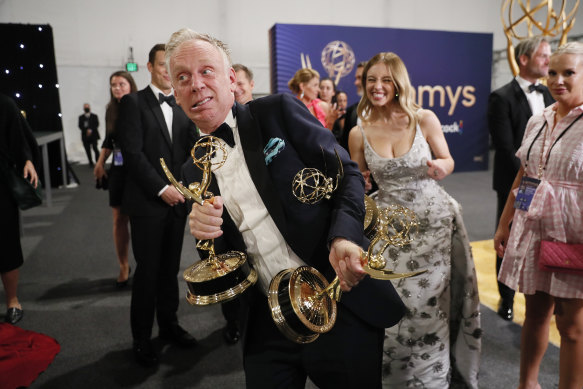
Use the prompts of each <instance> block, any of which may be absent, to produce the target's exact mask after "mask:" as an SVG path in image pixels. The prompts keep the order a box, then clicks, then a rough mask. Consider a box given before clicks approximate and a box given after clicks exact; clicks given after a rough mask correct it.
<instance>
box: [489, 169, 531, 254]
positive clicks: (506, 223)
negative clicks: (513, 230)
mask: <svg viewBox="0 0 583 389" xmlns="http://www.w3.org/2000/svg"><path fill="white" fill-rule="evenodd" d="M522 176H524V168H523V167H522V166H521V167H520V169H519V170H518V173H517V174H516V178H515V179H514V182H513V183H512V188H511V189H510V193H508V198H507V199H506V204H505V205H504V210H503V211H502V215H501V216H500V222H499V223H498V228H497V229H496V234H495V235H494V249H495V250H496V254H498V256H499V257H501V258H502V257H503V256H504V252H505V251H506V244H507V243H508V237H509V236H510V223H511V222H512V219H513V218H514V201H515V200H516V196H515V195H514V190H515V189H516V188H518V185H520V181H522Z"/></svg>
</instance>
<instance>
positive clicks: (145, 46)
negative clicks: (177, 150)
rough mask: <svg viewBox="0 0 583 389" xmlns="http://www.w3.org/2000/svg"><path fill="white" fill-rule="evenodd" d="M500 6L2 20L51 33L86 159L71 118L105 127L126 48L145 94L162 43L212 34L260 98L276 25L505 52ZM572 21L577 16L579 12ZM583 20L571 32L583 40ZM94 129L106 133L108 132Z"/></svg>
mask: <svg viewBox="0 0 583 389" xmlns="http://www.w3.org/2000/svg"><path fill="white" fill-rule="evenodd" d="M570 3H572V1H570ZM501 4H502V1H501V0H406V1H403V0H360V1H354V0H295V1H276V0H247V1H243V0H204V1H203V0H169V1H164V2H162V1H147V0H142V1H138V0H121V1H120V0H100V1H88V0H3V1H2V0H0V23H32V24H36V23H42V24H47V23H48V24H50V25H51V26H52V28H53V33H54V39H55V54H56V61H57V69H58V76H59V83H60V85H61V87H60V94H61V107H62V111H63V125H64V128H65V136H66V142H67V150H68V153H69V158H70V159H71V160H78V161H83V162H84V161H85V159H86V158H85V156H84V150H83V148H82V146H81V141H80V137H79V133H78V130H77V123H76V121H77V116H78V115H80V114H81V108H82V104H83V102H86V101H87V102H89V103H90V104H91V105H92V107H93V110H94V112H96V113H97V114H98V115H99V117H100V120H101V121H102V122H103V121H104V119H105V117H104V110H105V104H106V103H107V100H108V97H109V93H108V85H107V84H108V76H109V75H110V74H111V73H112V72H113V71H115V70H117V69H119V68H121V67H122V66H123V65H124V63H125V62H126V60H127V56H128V48H129V47H130V46H132V47H133V49H134V59H135V61H136V62H137V63H138V65H139V67H140V71H139V72H138V73H137V74H136V82H137V83H138V87H140V88H143V87H144V86H145V85H146V84H147V82H148V80H149V74H148V72H147V69H146V62H147V53H148V51H149V49H150V48H151V47H152V46H153V45H154V44H155V43H158V42H166V41H167V39H168V37H169V36H170V34H171V33H172V32H174V31H176V30H178V29H179V28H181V27H190V28H193V29H195V30H198V31H201V32H207V33H210V34H212V35H215V36H217V37H218V38H220V39H222V40H224V41H226V42H227V43H228V44H229V45H230V47H231V49H232V58H233V61H234V62H241V63H244V64H246V65H247V66H249V67H250V68H251V69H253V71H254V72H255V77H256V82H255V85H256V92H257V93H260V94H265V93H269V49H268V30H269V28H270V27H271V26H273V24H274V23H298V24H324V25H326V24H332V25H349V26H367V27H392V28H413V29H415V28H417V29H426V30H427V29H429V30H446V31H468V32H491V33H493V34H494V43H493V45H494V47H493V49H494V50H499V49H503V48H505V46H506V39H505V37H504V35H503V33H502V26H501V22H500V6H501ZM578 15H579V17H580V18H581V17H583V10H579V12H578ZM581 23H583V21H581V22H580V23H578V24H577V25H576V26H575V28H574V29H573V31H572V34H575V35H576V34H581V32H582V31H583V28H581V27H579V26H580V25H581ZM387 50H390V48H387ZM502 67H503V66H502ZM508 78H509V76H508V75H507V74H505V73H504V72H503V73H502V75H501V76H500V77H496V75H493V80H494V81H493V85H495V86H496V85H501V84H503V83H504V82H506V80H507V79H508ZM498 83H499V84H498ZM100 130H101V132H102V133H103V132H104V130H105V128H104V125H102V126H101V128H100Z"/></svg>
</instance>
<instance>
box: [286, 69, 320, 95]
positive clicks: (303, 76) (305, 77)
mask: <svg viewBox="0 0 583 389" xmlns="http://www.w3.org/2000/svg"><path fill="white" fill-rule="evenodd" d="M314 77H318V78H320V73H318V72H317V71H315V70H314V69H309V68H301V69H300V70H298V71H297V72H296V74H294V76H293V78H292V79H291V80H289V81H288V83H287V86H288V87H289V89H291V91H292V92H293V93H295V94H296V95H297V94H298V93H300V84H301V83H302V82H303V83H307V82H309V81H310V80H311V79H312V78H314Z"/></svg>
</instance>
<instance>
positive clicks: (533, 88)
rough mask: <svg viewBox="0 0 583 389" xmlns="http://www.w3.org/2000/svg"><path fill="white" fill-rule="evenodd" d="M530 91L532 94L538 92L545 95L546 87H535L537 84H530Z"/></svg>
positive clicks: (540, 85)
mask: <svg viewBox="0 0 583 389" xmlns="http://www.w3.org/2000/svg"><path fill="white" fill-rule="evenodd" d="M528 90H529V91H530V92H532V91H537V92H540V93H543V92H544V90H545V87H544V86H542V84H536V85H535V84H530V85H529V86H528Z"/></svg>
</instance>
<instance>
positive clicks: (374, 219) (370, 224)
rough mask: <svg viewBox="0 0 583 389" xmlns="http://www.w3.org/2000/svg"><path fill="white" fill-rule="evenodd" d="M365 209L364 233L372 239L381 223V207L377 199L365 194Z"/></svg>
mask: <svg viewBox="0 0 583 389" xmlns="http://www.w3.org/2000/svg"><path fill="white" fill-rule="evenodd" d="M364 210H365V214H364V235H365V236H366V237H367V238H369V239H372V238H373V237H374V236H375V234H376V228H377V225H378V223H379V209H378V208H377V204H376V203H375V201H374V200H373V199H372V198H371V197H369V196H367V195H364Z"/></svg>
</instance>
